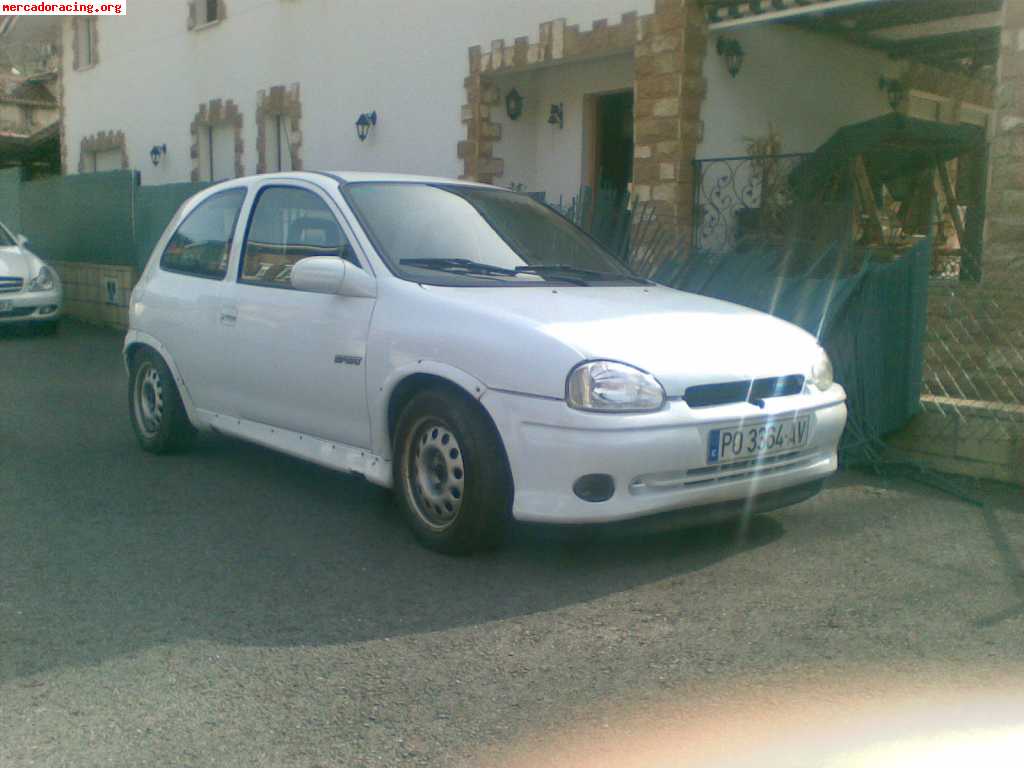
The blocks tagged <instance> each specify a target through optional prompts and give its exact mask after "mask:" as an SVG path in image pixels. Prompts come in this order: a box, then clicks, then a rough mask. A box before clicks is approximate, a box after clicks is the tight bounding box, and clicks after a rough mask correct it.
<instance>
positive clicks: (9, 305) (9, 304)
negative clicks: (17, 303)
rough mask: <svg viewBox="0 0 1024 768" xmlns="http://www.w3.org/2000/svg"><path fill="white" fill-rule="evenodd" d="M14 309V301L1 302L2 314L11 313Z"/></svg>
mask: <svg viewBox="0 0 1024 768" xmlns="http://www.w3.org/2000/svg"><path fill="white" fill-rule="evenodd" d="M12 309H14V302H13V301H0V312H10V311H11V310H12Z"/></svg>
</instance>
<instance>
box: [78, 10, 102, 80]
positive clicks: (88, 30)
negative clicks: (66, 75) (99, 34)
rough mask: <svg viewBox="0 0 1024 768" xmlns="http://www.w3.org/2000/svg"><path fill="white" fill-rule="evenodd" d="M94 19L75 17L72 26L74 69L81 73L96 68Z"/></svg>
mask: <svg viewBox="0 0 1024 768" xmlns="http://www.w3.org/2000/svg"><path fill="white" fill-rule="evenodd" d="M95 25H96V19H95V18H91V17H88V16H76V17H75V18H74V24H73V25H72V33H73V34H74V41H73V42H74V46H75V61H74V69H75V70H77V71H82V70H86V69H91V68H92V67H95V66H96V63H97V59H98V57H97V56H96V26H95Z"/></svg>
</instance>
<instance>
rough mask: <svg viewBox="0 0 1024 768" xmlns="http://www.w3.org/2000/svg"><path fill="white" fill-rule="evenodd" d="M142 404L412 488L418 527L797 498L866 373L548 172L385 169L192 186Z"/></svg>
mask: <svg viewBox="0 0 1024 768" xmlns="http://www.w3.org/2000/svg"><path fill="white" fill-rule="evenodd" d="M124 352H125V360H126V363H127V366H128V369H129V372H130V376H131V383H130V389H129V391H130V414H131V421H132V425H133V427H134V429H135V432H136V434H137V436H138V438H139V441H140V443H141V444H142V447H143V448H145V449H146V450H150V451H154V452H162V451H166V450H170V449H173V448H176V447H180V446H182V445H184V444H186V443H187V442H188V440H189V439H190V437H191V436H192V434H193V432H194V430H195V429H209V430H214V431H216V432H221V433H225V434H229V435H234V436H236V437H240V438H243V439H245V440H250V441H252V442H255V443H259V444H261V445H265V446H269V447H271V448H274V449H277V450H280V451H283V452H285V453H288V454H292V455H294V456H298V457H301V458H304V459H308V460H310V461H314V462H317V463H320V464H323V465H326V466H328V467H332V468H335V469H339V470H343V471H347V472H353V473H356V474H359V475H362V476H364V477H365V478H366V479H368V480H370V481H371V482H373V483H377V484H379V485H382V486H392V487H394V489H395V490H396V492H397V493H398V495H399V497H400V499H401V501H402V503H403V506H404V508H405V510H406V512H407V516H408V520H409V522H410V524H411V526H412V528H413V530H414V531H415V533H416V535H417V537H418V538H419V539H420V541H421V542H423V543H424V544H426V545H427V546H429V547H432V548H435V549H438V550H442V551H446V552H453V553H454V552H468V551H472V550H474V549H479V548H483V547H486V546H492V545H494V544H495V543H497V542H498V541H499V540H500V537H501V534H502V532H503V531H504V529H505V524H506V523H507V521H509V520H510V519H513V518H514V519H517V520H523V521H531V522H550V523H593V522H603V521H614V520H625V519H629V518H635V517H640V516H645V515H652V514H654V513H659V512H665V511H669V510H684V512H682V513H681V517H682V518H684V519H689V520H692V521H694V522H697V521H705V520H709V519H720V518H721V517H723V516H727V515H737V514H741V513H742V512H744V511H747V512H750V511H761V510H766V509H772V508H777V507H779V506H784V505H786V504H790V503H794V502H796V501H801V500H803V499H805V498H808V497H809V496H811V495H813V494H814V493H815V492H817V490H818V489H819V488H820V485H821V481H822V480H823V478H825V477H826V476H827V475H830V474H831V473H833V472H834V471H835V469H836V464H837V462H836V449H837V444H838V442H839V438H840V436H841V434H842V431H843V427H844V425H845V421H846V406H845V393H844V391H843V389H842V387H840V386H839V385H838V384H836V383H835V382H834V381H833V378H832V369H831V365H830V363H829V360H828V357H827V356H826V355H825V353H824V351H823V350H822V349H821V347H820V346H819V345H818V344H817V342H816V341H815V339H814V337H813V336H811V335H809V334H807V333H805V332H804V331H803V330H801V329H799V328H797V327H795V326H793V325H790V324H788V323H785V322H783V321H781V320H778V319H776V318H773V317H770V316H768V315H765V314H762V313H759V312H755V311H753V310H749V309H746V308H743V307H739V306H736V305H734V304H729V303H726V302H722V301H717V300H714V299H710V298H705V297H702V296H697V295H693V294H688V293H683V292H680V291H675V290H671V289H669V288H665V287H661V286H658V285H655V284H653V283H650V282H648V281H646V280H644V279H641V278H638V277H636V276H634V275H633V274H631V273H630V272H629V271H628V270H627V269H625V268H624V267H623V266H622V265H621V264H620V263H619V262H617V261H616V260H615V259H614V258H612V257H611V256H609V255H608V254H607V253H606V252H605V251H603V250H602V249H601V248H600V247H599V246H598V245H597V244H596V243H595V242H594V241H592V240H591V239H590V238H589V237H588V236H587V235H585V234H584V233H583V232H581V231H580V230H579V229H577V228H576V227H574V226H573V225H572V224H570V223H568V222H567V221H565V220H564V219H563V218H562V217H560V216H559V215H558V214H556V213H555V212H553V211H551V210H550V209H549V208H547V207H546V206H544V205H542V204H540V203H537V202H535V201H533V200H532V199H530V198H529V197H527V196H524V195H521V194H515V193H512V192H509V191H506V190H502V189H498V188H495V187H491V186H486V185H481V184H472V183H468V182H461V181H459V182H457V181H451V180H446V179H431V178H419V177H409V176H393V175H380V174H367V173H298V172H295V173H286V174H274V175H265V176H257V177H252V178H243V179H235V180H232V181H228V182H224V183H222V184H218V185H216V186H214V187H211V188H210V189H208V190H205V191H203V192H202V193H200V194H198V195H196V196H195V197H193V198H192V199H190V200H188V201H187V202H186V203H185V204H184V205H183V206H182V207H181V209H180V210H179V211H178V213H177V214H176V215H175V217H174V219H173V220H172V221H171V223H170V224H169V225H168V227H167V230H166V231H165V232H164V234H163V236H162V237H161V239H160V240H159V242H158V243H157V245H156V247H155V249H154V251H153V254H152V257H151V258H150V260H149V264H148V265H147V267H146V269H145V271H144V273H143V275H142V278H141V279H140V281H139V283H138V285H137V286H136V288H135V290H134V291H133V293H132V298H131V304H130V330H129V332H128V335H127V338H126V340H125V346H124Z"/></svg>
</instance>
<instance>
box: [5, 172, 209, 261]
mask: <svg viewBox="0 0 1024 768" xmlns="http://www.w3.org/2000/svg"><path fill="white" fill-rule="evenodd" d="M204 186H205V185H202V184H187V183H186V184H167V185H163V186H153V187H143V186H140V185H139V175H138V173H137V172H135V171H109V172H106V173H88V174H79V175H75V176H54V177H50V178H45V179H39V180H37V181H24V180H23V178H22V175H21V172H20V171H19V170H17V169H12V170H5V171H0V220H2V221H3V222H4V223H5V224H7V226H8V227H9V228H10V229H12V230H13V231H15V232H17V233H19V234H23V235H25V237H27V238H28V239H29V242H30V244H31V248H32V250H33V251H35V252H36V253H38V254H39V255H40V256H42V257H43V258H44V259H47V260H50V261H69V262H83V263H90V264H109V265H119V266H136V267H138V268H140V269H141V268H142V266H143V265H144V264H145V262H146V259H148V258H149V253H150V251H151V250H152V248H153V245H154V244H155V243H156V241H157V239H158V238H159V237H160V234H161V233H162V232H163V230H164V227H165V226H166V225H167V222H168V221H170V220H171V217H172V216H173V215H174V212H175V211H176V210H177V209H178V206H179V205H181V203H182V201H184V200H185V199H186V198H188V197H190V196H191V195H193V194H195V193H196V192H197V191H199V190H200V189H203V187H204Z"/></svg>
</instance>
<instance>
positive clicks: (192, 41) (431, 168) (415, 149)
mask: <svg viewBox="0 0 1024 768" xmlns="http://www.w3.org/2000/svg"><path fill="white" fill-rule="evenodd" d="M653 5H654V1H653V0H516V1H515V2H501V3H498V2H487V3H483V4H481V3H480V2H469V0H432V1H431V2H425V1H424V2H420V1H417V2H413V1H412V0H345V1H342V0H227V2H226V7H227V18H226V19H225V20H224V21H223V22H221V23H218V24H214V25H212V26H209V27H207V28H204V29H199V30H194V31H189V30H187V29H186V19H187V4H186V2H185V0H132V3H131V4H130V10H129V13H128V15H127V16H124V17H118V18H114V17H99V18H98V19H97V24H98V41H99V42H98V63H97V64H96V66H94V67H91V68H89V69H86V70H83V71H75V70H73V69H71V62H70V55H65V57H64V73H63V74H64V95H65V104H66V117H65V120H66V124H65V131H66V141H67V148H68V155H67V165H68V168H69V169H75V168H77V167H78V153H79V146H80V143H81V140H82V138H84V137H87V136H90V135H93V134H96V133H98V132H99V131H118V130H123V131H124V133H125V137H126V141H127V151H128V159H129V164H130V165H131V166H132V167H134V168H138V169H140V170H141V171H142V176H143V183H147V184H161V183H167V182H172V181H182V180H187V179H188V178H189V176H190V174H191V171H192V160H191V157H190V145H191V134H190V124H191V122H192V120H193V118H194V116H195V113H196V111H197V109H198V106H199V104H200V103H206V102H208V101H210V100H211V99H224V100H227V99H231V100H233V101H234V102H235V103H236V104H237V105H238V107H239V109H240V110H241V113H242V115H243V119H244V122H243V134H242V139H243V143H244V153H243V163H244V167H245V170H246V172H247V173H253V172H255V170H256V162H257V153H256V122H255V120H256V106H257V91H259V90H262V89H266V88H269V87H270V86H274V85H290V84H291V83H299V84H300V85H301V98H302V134H303V150H302V151H303V157H304V164H305V166H306V167H307V168H317V167H319V168H347V169H354V170H361V169H376V170H386V171H402V172H410V173H429V174H440V175H445V176H456V175H458V174H459V173H460V172H461V164H460V163H459V161H458V160H457V158H456V152H455V150H456V143H457V142H458V140H459V139H460V138H464V136H465V128H464V126H463V125H462V123H461V117H460V108H461V105H462V104H463V103H464V102H465V90H464V87H463V79H464V78H465V77H466V75H467V74H468V53H467V51H468V49H469V47H470V46H473V45H484V46H486V45H488V44H489V42H490V41H491V40H493V39H498V38H502V39H505V40H506V41H509V42H511V41H512V40H513V39H514V38H515V37H519V36H529V37H530V38H531V39H536V37H537V27H538V25H539V24H540V23H542V22H545V21H549V20H551V19H554V18H565V19H567V21H568V23H570V24H579V25H580V26H581V27H582V28H589V26H590V25H591V24H592V22H593V21H594V20H597V19H601V18H607V19H609V20H613V21H617V20H618V18H619V17H620V16H621V15H622V14H623V13H627V12H630V11H636V12H638V13H640V14H647V13H651V12H652V11H653ZM63 43H64V50H65V52H70V51H71V26H70V24H69V23H65V25H64V39H63ZM370 110H376V111H377V114H378V117H379V122H378V124H377V126H376V128H375V129H374V130H373V132H372V133H371V136H370V138H369V139H368V140H367V141H366V142H365V143H362V144H361V143H360V142H359V141H358V139H357V138H356V132H355V128H354V123H355V120H356V118H357V116H358V115H359V113H361V112H364V111H370ZM567 130H568V129H567ZM161 144H166V145H167V156H166V157H165V158H164V159H163V160H162V161H161V163H160V165H159V166H158V167H157V168H154V167H153V166H152V164H151V163H150V158H149V152H150V149H151V148H152V147H153V146H154V145H161ZM546 151H547V153H548V155H552V154H553V155H557V156H558V157H559V158H561V157H562V154H561V153H560V152H558V151H557V148H555V147H552V148H550V149H549V150H546ZM576 154H579V153H578V152H577V153H576ZM574 162H575V161H574ZM569 165H570V166H571V165H572V163H570V164H569Z"/></svg>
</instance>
